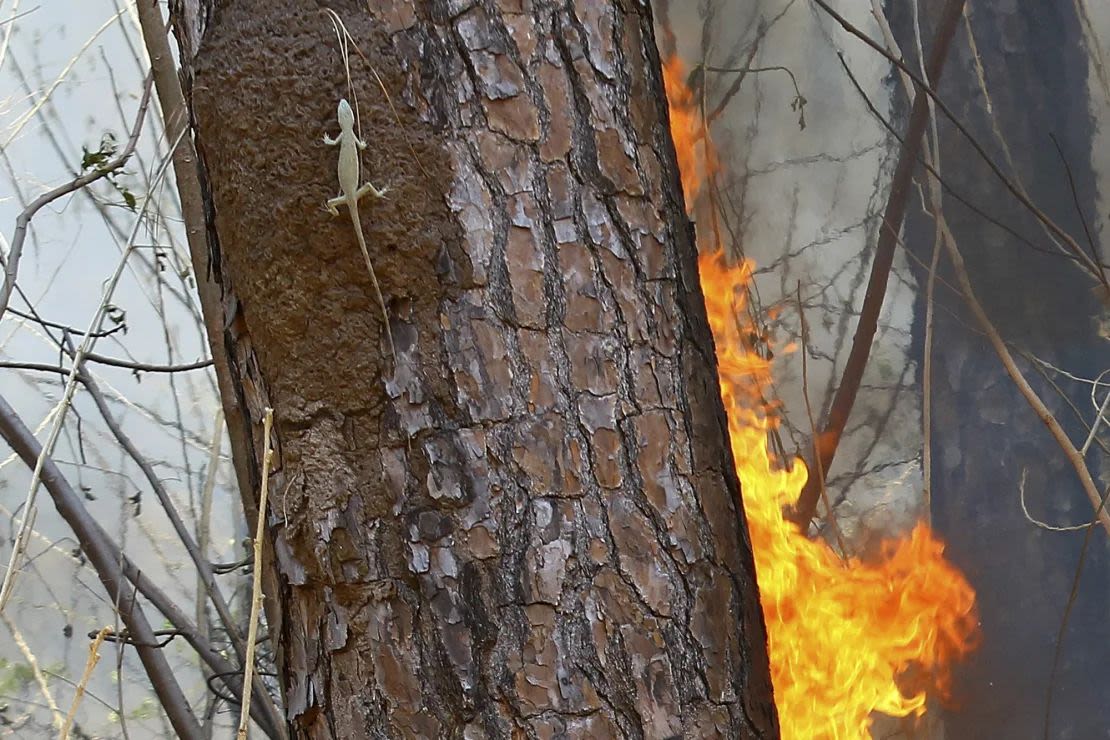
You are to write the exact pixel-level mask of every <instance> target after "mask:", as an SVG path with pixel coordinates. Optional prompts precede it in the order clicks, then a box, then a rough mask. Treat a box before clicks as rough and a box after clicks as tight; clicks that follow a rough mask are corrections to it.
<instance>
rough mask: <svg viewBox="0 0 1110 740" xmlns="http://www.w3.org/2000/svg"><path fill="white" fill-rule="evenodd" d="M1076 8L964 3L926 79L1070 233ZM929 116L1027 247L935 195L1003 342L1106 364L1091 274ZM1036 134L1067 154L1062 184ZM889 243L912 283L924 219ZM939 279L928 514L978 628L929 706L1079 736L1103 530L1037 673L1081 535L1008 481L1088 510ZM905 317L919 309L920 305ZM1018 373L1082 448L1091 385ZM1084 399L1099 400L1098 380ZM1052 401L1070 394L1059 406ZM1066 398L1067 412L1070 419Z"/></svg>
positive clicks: (1076, 516) (1078, 206) (1088, 706)
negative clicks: (907, 253) (947, 45)
mask: <svg viewBox="0 0 1110 740" xmlns="http://www.w3.org/2000/svg"><path fill="white" fill-rule="evenodd" d="M933 5H935V4H925V3H923V4H922V5H921V7H922V10H923V15H924V18H923V21H922V22H923V25H924V28H923V33H926V34H927V33H930V30H929V29H930V27H931V26H932V24H933V23H935V21H936V12H935V8H933V7H932V6H933ZM1078 7H1079V5H1078V4H1074V3H1056V2H1051V0H1039V1H1038V2H1028V3H1019V4H1016V5H1014V4H1007V3H970V4H969V8H970V10H969V18H970V21H969V26H970V28H971V29H972V33H973V37H974V40H975V47H974V50H973V47H972V45H971V43H970V41H969V37H968V33H967V29H968V25H963V24H962V25H963V27H962V28H961V29H960V32H959V34H958V35H957V38H956V41H955V43H954V45H953V52H952V59H951V62H950V63H951V70H950V73H946V74H945V76H944V80H943V82H942V84H941V86H940V90H939V92H940V94H941V96H942V97H943V98H944V99H945V100H946V101H947V103H948V105H949V106H950V107H951V108H952V109H954V110H955V111H957V112H958V113H959V114H960V115H961V116H962V117H963V119H964V121H965V122H966V123H967V124H968V125H969V127H970V129H971V130H972V132H973V133H974V135H975V136H976V137H977V138H978V140H979V141H980V142H982V143H983V144H984V145H985V146H986V148H987V149H988V150H989V152H990V154H991V155H992V156H993V157H994V158H995V160H996V161H997V162H999V163H1001V165H1002V168H1003V169H1004V170H1005V171H1006V172H1007V173H1009V174H1011V176H1013V177H1015V178H1017V179H1018V180H1019V181H1020V182H1021V183H1022V184H1023V185H1024V187H1025V189H1026V191H1027V192H1028V193H1029V195H1030V197H1031V198H1032V199H1033V200H1034V201H1035V202H1036V203H1037V204H1038V205H1039V206H1040V207H1042V208H1043V209H1044V211H1046V212H1047V213H1048V214H1049V215H1051V216H1052V218H1053V219H1055V220H1056V221H1057V223H1059V224H1061V225H1063V226H1064V227H1065V228H1066V229H1067V230H1068V231H1069V233H1071V234H1073V235H1075V236H1076V237H1077V238H1078V239H1079V240H1080V241H1081V242H1083V243H1084V245H1085V246H1086V239H1084V238H1083V234H1084V225H1083V223H1082V221H1081V220H1080V218H1079V217H1078V216H1077V215H1076V214H1077V210H1082V212H1083V213H1084V214H1086V216H1087V218H1088V219H1089V222H1090V223H1093V224H1095V225H1096V229H1097V228H1098V227H1097V224H1099V223H1101V222H1102V216H1100V213H1105V206H1104V205H1100V204H1098V203H1096V201H1095V196H1096V180H1095V177H1094V173H1093V172H1092V170H1091V159H1090V156H1089V153H1090V152H1091V151H1092V127H1091V119H1090V111H1089V108H1088V90H1087V70H1088V58H1087V51H1086V49H1085V48H1084V44H1083V43H1082V32H1081V25H1080V19H1079V18H1078V17H1077V16H1076V9H1077V8H1078ZM890 8H891V11H892V13H893V15H894V21H895V30H896V33H899V34H900V36H901V39H900V41H901V45H902V48H903V49H913V48H914V46H915V42H914V36H913V20H912V15H910V13H911V8H912V5H911V4H909V3H890ZM976 51H977V53H978V57H976ZM978 64H981V65H982V68H983V69H982V75H983V80H985V83H986V86H987V90H988V91H989V93H990V96H991V97H990V102H989V111H990V112H991V113H993V117H994V120H992V119H991V116H990V114H989V113H988V103H986V102H985V99H984V95H983V92H982V89H981V83H980V78H979V74H980V73H979V69H978ZM939 130H940V156H941V163H942V166H941V169H942V173H943V174H944V177H945V179H946V181H947V182H948V183H949V185H950V186H951V187H952V188H953V189H954V190H955V191H956V192H958V193H960V194H961V195H963V196H964V197H966V198H969V199H970V201H971V202H973V203H975V204H977V205H978V206H980V207H983V208H985V210H986V211H987V212H989V213H990V214H992V215H993V216H994V217H995V218H997V219H999V220H1000V221H1001V222H1003V223H1005V224H1007V225H1009V226H1010V227H1012V228H1014V229H1016V230H1017V231H1018V232H1020V233H1021V234H1022V235H1023V236H1025V237H1026V238H1028V239H1029V240H1031V241H1032V242H1034V244H1035V245H1036V246H1037V247H1038V248H1039V249H1040V250H1041V251H1038V250H1037V249H1035V248H1034V247H1031V246H1030V245H1029V244H1024V243H1022V242H1021V241H1019V240H1018V239H1017V238H1016V237H1014V236H1013V235H1011V234H1007V233H1006V232H1004V231H1002V230H1001V229H999V228H997V227H996V226H994V225H992V224H990V223H989V222H987V221H986V220H984V219H983V218H982V217H980V216H979V215H977V214H975V213H973V212H971V211H970V210H969V209H967V208H965V207H964V206H962V205H961V204H959V203H957V202H956V201H955V200H954V199H953V198H951V197H947V198H946V201H945V202H946V204H947V207H946V209H945V210H946V216H947V220H948V224H949V226H950V227H951V229H952V231H953V233H954V235H955V238H956V240H957V241H958V242H959V244H960V249H961V251H962V253H963V255H964V260H965V262H966V266H967V270H968V274H969V278H970V280H971V283H972V284H973V286H974V287H975V290H976V293H977V294H978V297H979V300H980V302H981V303H982V304H983V306H984V308H985V310H986V311H987V312H988V314H989V315H990V317H991V320H992V321H993V323H994V324H995V326H996V327H997V328H998V331H999V332H1000V334H1001V335H1002V337H1003V338H1004V339H1005V340H1007V341H1008V342H1010V343H1011V344H1012V346H1013V347H1014V348H1015V354H1016V353H1017V352H1019V351H1020V352H1023V353H1031V354H1033V355H1035V356H1036V357H1038V358H1040V359H1042V360H1045V361H1047V362H1049V363H1052V364H1053V365H1054V366H1056V367H1059V368H1063V369H1065V370H1067V371H1068V372H1070V373H1074V374H1075V375H1077V376H1080V377H1086V378H1093V377H1096V376H1098V374H1099V373H1100V372H1101V371H1102V370H1103V369H1104V368H1106V367H1107V365H1108V364H1110V352H1107V344H1106V340H1105V338H1103V337H1100V336H1099V331H1100V326H1099V320H1100V319H1101V320H1103V321H1104V320H1105V318H1104V317H1105V316H1106V315H1107V314H1106V312H1105V309H1104V308H1103V307H1102V306H1100V305H1099V301H1098V300H1097V299H1096V297H1095V295H1094V293H1092V288H1093V287H1094V286H1095V281H1094V279H1093V278H1091V277H1090V276H1089V275H1087V274H1085V273H1084V272H1083V271H1082V270H1081V269H1080V268H1079V267H1078V266H1077V265H1076V264H1075V263H1074V262H1072V261H1071V260H1069V259H1066V258H1064V257H1063V256H1061V254H1060V252H1059V251H1058V250H1057V249H1056V248H1055V247H1054V246H1052V244H1051V242H1050V241H1049V239H1048V238H1047V236H1046V235H1045V232H1044V231H1043V230H1042V229H1041V227H1040V225H1039V224H1038V223H1037V222H1036V220H1035V219H1034V218H1033V217H1032V216H1031V215H1030V214H1029V213H1028V212H1027V211H1026V210H1025V209H1024V208H1022V206H1021V205H1020V204H1019V203H1018V202H1017V201H1016V200H1015V199H1014V198H1013V197H1012V196H1011V195H1010V194H1009V193H1008V192H1007V190H1006V189H1005V187H1004V186H1003V185H1002V183H1001V182H1000V181H999V180H998V179H997V178H996V177H995V176H994V175H993V174H992V173H991V172H990V170H989V169H988V167H987V166H986V164H985V163H984V162H983V161H982V160H981V159H980V158H979V157H978V156H977V155H976V154H975V153H974V151H973V149H972V148H971V146H970V145H969V143H968V142H967V140H966V139H965V138H963V137H962V136H960V134H959V133H958V132H957V131H955V130H954V128H953V126H952V125H951V124H950V123H949V122H948V121H946V120H944V119H943V117H942V118H941V119H940V121H939ZM999 132H1000V133H1001V135H1002V136H1003V137H1004V138H1005V142H1006V146H1007V148H1008V153H1007V151H1006V150H1005V149H1004V148H1003V146H1002V144H1001V143H1000V139H999ZM1053 137H1055V139H1056V140H1057V141H1058V142H1059V145H1060V147H1061V151H1062V152H1063V153H1064V155H1065V156H1066V160H1067V165H1068V167H1070V169H1071V172H1070V176H1071V177H1073V178H1074V182H1075V187H1076V193H1077V196H1076V197H1075V198H1074V199H1073V196H1072V194H1071V192H1070V189H1069V185H1068V177H1069V173H1068V171H1067V169H1066V168H1065V165H1064V162H1063V161H1062V159H1061V156H1060V154H1058V153H1057V150H1056V148H1055V146H1054V144H1053V140H1052V138H1053ZM1007 154H1008V155H1009V157H1010V161H1012V164H1013V169H1011V167H1010V164H1009V162H1008V159H1007ZM919 173H920V171H919ZM915 205H917V204H916V203H915ZM1095 233H1096V234H1097V233H1098V232H1097V230H1096V232H1095ZM906 243H907V246H908V247H909V248H910V249H911V250H913V252H914V253H915V255H916V257H917V259H913V260H910V265H911V269H914V270H915V276H916V277H917V279H918V284H919V285H922V286H923V285H925V283H926V280H927V274H926V272H927V271H926V269H924V268H921V267H919V265H922V264H924V265H928V264H929V260H930V257H931V254H932V249H933V223H932V221H931V219H929V218H928V217H927V216H925V215H924V214H922V213H921V212H920V210H916V212H914V213H913V214H911V217H910V219H909V220H908V222H907V229H906ZM944 262H946V260H943V258H942V263H944ZM939 277H940V278H941V280H942V281H943V282H938V287H937V292H936V301H937V303H938V304H939V305H938V308H937V310H936V312H935V317H936V318H935V332H936V335H935V336H936V341H935V345H934V350H933V352H934V354H933V356H934V362H935V365H934V370H933V373H932V377H933V386H932V389H931V397H932V402H933V419H934V422H933V433H932V443H933V450H934V452H933V459H934V460H935V463H934V467H933V471H932V472H933V477H932V480H933V490H932V514H933V519H934V523H935V525H936V527H937V528H938V529H939V531H940V532H941V533H942V534H943V536H944V539H945V541H946V542H947V543H948V545H949V552H950V553H951V555H952V558H953V560H954V561H955V562H956V563H958V564H959V565H960V567H961V568H963V569H964V571H965V573H966V574H967V576H968V578H969V579H970V581H971V582H972V584H973V585H974V586H975V590H976V592H977V595H978V599H977V600H978V604H979V613H980V616H981V620H982V636H983V639H982V645H981V646H980V647H979V649H978V650H976V652H975V653H974V654H972V656H971V657H970V658H969V660H968V661H967V663H966V665H963V666H961V667H959V668H957V676H956V678H957V680H956V691H955V694H956V699H957V706H956V711H953V712H951V713H950V714H949V716H948V717H947V718H946V721H945V725H946V731H947V733H948V736H949V737H956V738H965V737H968V738H970V737H1015V738H1016V737H1034V736H1035V737H1041V736H1042V735H1043V736H1044V737H1046V738H1049V737H1052V738H1062V737H1076V738H1079V737H1096V736H1098V735H1100V734H1104V733H1105V728H1106V727H1107V726H1108V723H1110V707H1107V705H1106V702H1105V701H1102V700H1101V699H1100V698H1099V696H1098V694H1099V689H1098V687H1099V686H1100V685H1102V684H1103V683H1104V682H1103V681H1101V680H1100V679H1098V678H1097V677H1098V676H1101V675H1104V674H1105V672H1106V665H1107V662H1108V660H1110V646H1108V645H1107V642H1106V640H1105V639H1102V636H1103V635H1105V626H1104V625H1105V615H1106V610H1107V607H1108V604H1107V596H1106V588H1105V587H1104V586H1103V585H1102V584H1104V583H1105V582H1106V580H1107V578H1108V577H1110V558H1108V557H1107V555H1108V549H1107V544H1106V537H1105V533H1104V532H1103V531H1101V530H1098V531H1095V532H1093V533H1092V540H1091V543H1090V547H1089V551H1088V553H1087V556H1086V567H1085V570H1084V573H1083V579H1082V582H1081V584H1080V591H1079V598H1078V600H1077V601H1076V603H1075V607H1074V609H1073V611H1072V614H1071V619H1070V626H1069V629H1068V631H1067V634H1066V635H1065V637H1064V641H1063V644H1062V653H1061V655H1060V662H1059V666H1058V669H1057V673H1056V675H1055V677H1053V663H1054V661H1055V660H1056V644H1057V636H1058V632H1059V630H1060V625H1061V619H1062V614H1063V612H1064V609H1065V604H1066V603H1067V602H1068V599H1069V591H1070V589H1071V586H1072V580H1073V578H1074V576H1075V571H1076V565H1077V561H1078V558H1079V551H1080V549H1081V547H1082V543H1083V539H1084V532H1081V531H1080V532H1070V533H1063V532H1048V531H1044V530H1043V529H1039V528H1038V527H1037V526H1035V525H1034V524H1033V523H1032V522H1030V521H1029V520H1028V519H1027V518H1026V517H1025V515H1024V514H1023V512H1022V502H1021V500H1020V498H1019V497H1020V496H1021V495H1022V492H1024V497H1025V505H1026V507H1027V508H1028V509H1029V511H1030V514H1031V515H1032V516H1035V517H1037V518H1038V519H1040V520H1042V521H1047V522H1050V523H1052V524H1055V525H1066V524H1074V523H1077V522H1079V523H1082V522H1086V521H1090V520H1091V518H1092V514H1093V512H1092V507H1091V505H1090V503H1089V502H1088V501H1087V499H1086V498H1085V497H1084V495H1083V494H1082V492H1081V489H1080V487H1079V485H1078V483H1077V481H1076V476H1075V472H1074V470H1073V469H1072V468H1071V466H1070V465H1068V463H1067V460H1066V458H1065V457H1064V455H1063V453H1062V452H1061V450H1060V447H1059V445H1057V444H1056V442H1055V441H1053V439H1052V437H1051V436H1050V435H1049V433H1048V431H1047V430H1046V429H1045V427H1044V425H1043V424H1042V423H1041V422H1040V420H1039V419H1038V418H1037V417H1036V415H1035V414H1034V413H1033V411H1032V410H1031V409H1030V407H1029V405H1028V404H1027V403H1025V401H1024V400H1023V399H1022V397H1021V395H1020V394H1019V393H1018V391H1017V389H1016V387H1015V386H1014V384H1013V383H1012V382H1010V380H1009V378H1008V377H1007V376H1006V375H1005V373H1004V372H1003V370H1002V367H1001V365H1000V363H999V360H998V357H997V356H996V355H995V353H994V352H993V351H992V350H991V348H990V346H989V344H988V342H986V341H985V340H984V338H983V336H982V334H981V333H980V332H979V331H978V328H977V326H976V324H975V320H974V318H973V317H972V316H971V314H970V312H969V311H968V310H967V309H966V307H965V306H964V303H963V300H962V298H961V297H960V296H959V295H958V294H957V293H956V292H955V291H954V290H950V289H948V288H946V287H942V286H943V285H945V284H947V285H957V284H958V283H957V281H956V278H955V277H954V276H953V275H952V273H951V271H950V269H949V268H948V267H947V266H944V265H942V268H941V271H940V273H939ZM921 295H924V290H922V291H921ZM918 315H919V317H923V316H924V306H921V307H920V309H919V311H918ZM923 328H924V325H923V321H919V322H917V326H916V327H915V337H916V339H917V340H918V346H920V340H921V338H922V333H923ZM1022 370H1023V372H1024V373H1025V374H1026V377H1027V378H1028V379H1029V381H1030V382H1031V384H1032V385H1033V386H1034V387H1035V388H1036V390H1037V392H1038V393H1039V394H1040V395H1041V397H1042V398H1043V399H1044V400H1045V402H1046V403H1047V404H1048V405H1049V406H1050V408H1051V409H1052V410H1053V411H1054V413H1055V414H1056V417H1057V418H1058V419H1059V420H1060V422H1061V423H1062V424H1063V425H1064V427H1065V429H1066V430H1067V431H1068V433H1069V435H1070V437H1071V439H1072V440H1075V442H1076V444H1077V445H1082V443H1083V440H1084V439H1085V438H1086V436H1087V428H1086V426H1085V425H1086V424H1087V423H1089V422H1090V420H1091V418H1092V415H1093V411H1092V410H1091V408H1090V401H1089V394H1090V387H1089V386H1087V385H1084V384H1078V383H1072V382H1071V381H1069V380H1068V379H1067V378H1066V377H1063V376H1057V377H1056V378H1055V381H1056V382H1057V383H1058V384H1059V386H1060V387H1061V389H1063V390H1064V391H1066V392H1067V393H1069V395H1070V398H1068V399H1065V398H1062V397H1061V396H1060V395H1059V394H1058V393H1057V391H1055V390H1054V389H1053V388H1052V386H1050V385H1049V384H1048V383H1047V382H1045V381H1044V379H1043V378H1042V377H1041V376H1040V374H1039V373H1038V371H1037V365H1036V364H1035V363H1034V362H1031V361H1029V360H1025V361H1024V362H1023V364H1022ZM1098 397H1099V399H1100V401H1101V399H1102V397H1103V391H1101V390H1100V391H1099V394H1098ZM1069 401H1070V403H1071V404H1074V406H1072V407H1070V408H1069V403H1068V402H1069ZM1073 408H1074V409H1076V410H1077V411H1078V412H1079V414H1080V415H1081V417H1082V418H1081V419H1079V420H1078V421H1077V418H1076V413H1075V412H1074V411H1073V410H1072V409H1073ZM1096 450H1097V445H1096V446H1095V447H1093V448H1092V453H1091V454H1090V455H1089V456H1088V460H1089V461H1090V462H1091V463H1092V469H1093V470H1094V471H1096V472H1098V470H1099V467H1098V461H1099V453H1098V452H1096ZM1104 485H1105V480H1104ZM1050 681H1054V683H1055V686H1054V689H1053V692H1054V706H1053V710H1052V718H1051V721H1050V722H1049V723H1048V726H1047V727H1046V721H1045V714H1046V709H1045V704H1046V695H1047V691H1048V686H1049V683H1050Z"/></svg>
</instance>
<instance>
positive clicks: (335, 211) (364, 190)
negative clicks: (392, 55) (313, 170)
mask: <svg viewBox="0 0 1110 740" xmlns="http://www.w3.org/2000/svg"><path fill="white" fill-rule="evenodd" d="M337 117H338V118H339V136H337V137H336V138H334V139H333V138H332V137H330V136H328V135H327V134H326V133H325V134H324V143H325V144H327V145H328V146H335V145H336V144H338V145H339V167H338V174H339V195H337V196H336V197H334V198H329V199H328V201H327V202H326V203H325V204H324V205H325V207H326V208H327V210H328V213H330V214H331V215H332V216H338V215H339V206H341V205H346V206H347V212H348V213H349V214H350V216H351V225H353V226H354V228H355V236H357V237H358V246H359V247H360V248H361V249H362V256H363V257H365V258H366V268H367V269H368V270H369V271H370V282H371V283H373V284H374V293H375V294H376V295H377V298H378V306H379V307H381V309H382V319H384V320H385V333H386V336H387V337H388V338H389V352H390V354H391V355H392V356H393V358H394V361H396V359H397V348H396V347H395V346H394V344H393V331H392V329H390V327H389V312H388V311H387V310H386V307H385V299H384V298H382V289H381V287H380V286H379V285H378V276H377V275H376V274H375V273H374V264H373V263H372V262H371V261H370V252H369V251H367V249H366V237H365V236H363V235H362V221H361V220H359V216H358V201H359V199H360V198H363V197H364V196H366V195H367V194H370V195H373V196H374V197H375V198H384V197H385V194H386V193H388V192H389V187H383V188H381V189H380V190H379V189H378V188H376V187H374V185H373V184H372V183H370V182H367V183H366V184H365V185H359V184H358V180H359V152H361V151H362V150H363V149H365V148H366V142H365V141H363V140H362V139H360V138H359V137H358V134H356V133H355V114H354V111H353V110H351V104H350V103H348V102H347V99H346V98H343V99H341V100H340V101H339V109H338V111H337Z"/></svg>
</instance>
